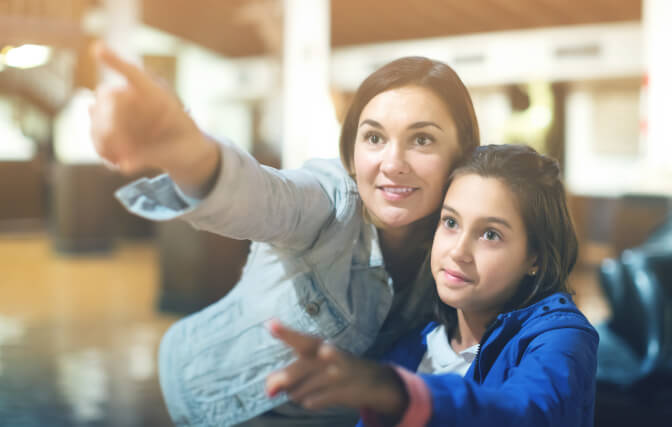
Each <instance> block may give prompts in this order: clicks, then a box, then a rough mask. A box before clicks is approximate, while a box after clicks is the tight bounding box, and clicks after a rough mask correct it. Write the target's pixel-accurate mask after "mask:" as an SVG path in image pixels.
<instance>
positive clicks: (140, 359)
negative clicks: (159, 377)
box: [127, 325, 159, 381]
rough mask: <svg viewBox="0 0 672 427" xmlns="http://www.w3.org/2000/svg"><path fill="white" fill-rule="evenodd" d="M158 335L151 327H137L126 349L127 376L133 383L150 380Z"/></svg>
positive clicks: (154, 363) (154, 362) (154, 361)
mask: <svg viewBox="0 0 672 427" xmlns="http://www.w3.org/2000/svg"><path fill="white" fill-rule="evenodd" d="M158 336H159V333H158V332H157V331H156V330H155V329H154V328H152V327H151V326H146V325H142V326H138V327H136V328H135V330H134V331H133V337H132V341H133V343H132V344H131V345H130V346H129V347H128V353H127V355H128V361H129V364H128V375H129V376H130V378H131V379H133V380H135V381H147V380H150V379H151V378H152V377H153V376H154V374H155V370H156V341H157V340H158Z"/></svg>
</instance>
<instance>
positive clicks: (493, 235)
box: [483, 230, 501, 240]
mask: <svg viewBox="0 0 672 427" xmlns="http://www.w3.org/2000/svg"><path fill="white" fill-rule="evenodd" d="M483 238H484V239H485V240H501V236H500V235H499V233H497V232H496V231H493V230H488V231H486V232H485V233H483Z"/></svg>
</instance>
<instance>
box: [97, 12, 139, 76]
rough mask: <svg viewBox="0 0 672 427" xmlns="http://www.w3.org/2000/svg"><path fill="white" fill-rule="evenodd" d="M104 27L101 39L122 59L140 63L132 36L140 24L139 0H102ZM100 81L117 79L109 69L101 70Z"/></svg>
mask: <svg viewBox="0 0 672 427" xmlns="http://www.w3.org/2000/svg"><path fill="white" fill-rule="evenodd" d="M103 7H104V9H105V13H104V16H105V21H106V22H105V28H104V30H103V31H104V33H103V35H102V37H103V40H104V41H105V43H107V45H108V46H110V47H111V48H112V49H113V50H114V51H115V52H116V53H118V54H119V55H121V56H122V57H123V58H124V59H126V60H128V61H131V62H134V63H136V64H140V63H141V60H140V56H139V53H138V52H136V49H135V43H134V42H133V36H134V34H135V32H136V30H137V29H138V27H139V26H140V25H141V20H140V1H139V0H104V2H103ZM101 71H102V74H101V81H103V82H105V83H112V82H116V81H118V79H119V76H117V75H116V74H115V73H113V72H111V71H110V70H101Z"/></svg>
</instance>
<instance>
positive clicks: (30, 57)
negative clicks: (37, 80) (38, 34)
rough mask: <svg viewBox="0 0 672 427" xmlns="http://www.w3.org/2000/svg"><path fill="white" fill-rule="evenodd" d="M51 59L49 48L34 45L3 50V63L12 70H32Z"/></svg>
mask: <svg viewBox="0 0 672 427" xmlns="http://www.w3.org/2000/svg"><path fill="white" fill-rule="evenodd" d="M50 57H51V48H50V47H49V46H41V45H36V44H24V45H22V46H18V47H12V48H9V49H3V62H4V64H5V65H7V66H9V67H14V68H22V69H23V68H33V67H39V66H41V65H44V64H46V63H47V62H48V61H49V58H50Z"/></svg>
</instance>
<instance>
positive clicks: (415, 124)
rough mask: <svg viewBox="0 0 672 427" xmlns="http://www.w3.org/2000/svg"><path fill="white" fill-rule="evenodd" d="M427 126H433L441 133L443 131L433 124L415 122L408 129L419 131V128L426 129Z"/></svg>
mask: <svg viewBox="0 0 672 427" xmlns="http://www.w3.org/2000/svg"><path fill="white" fill-rule="evenodd" d="M427 126H434V127H435V128H437V129H438V130H440V131H443V129H441V126H439V125H437V124H436V123H434V122H415V123H413V124H412V125H410V126H409V127H408V128H409V129H419V128H424V127H427Z"/></svg>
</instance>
